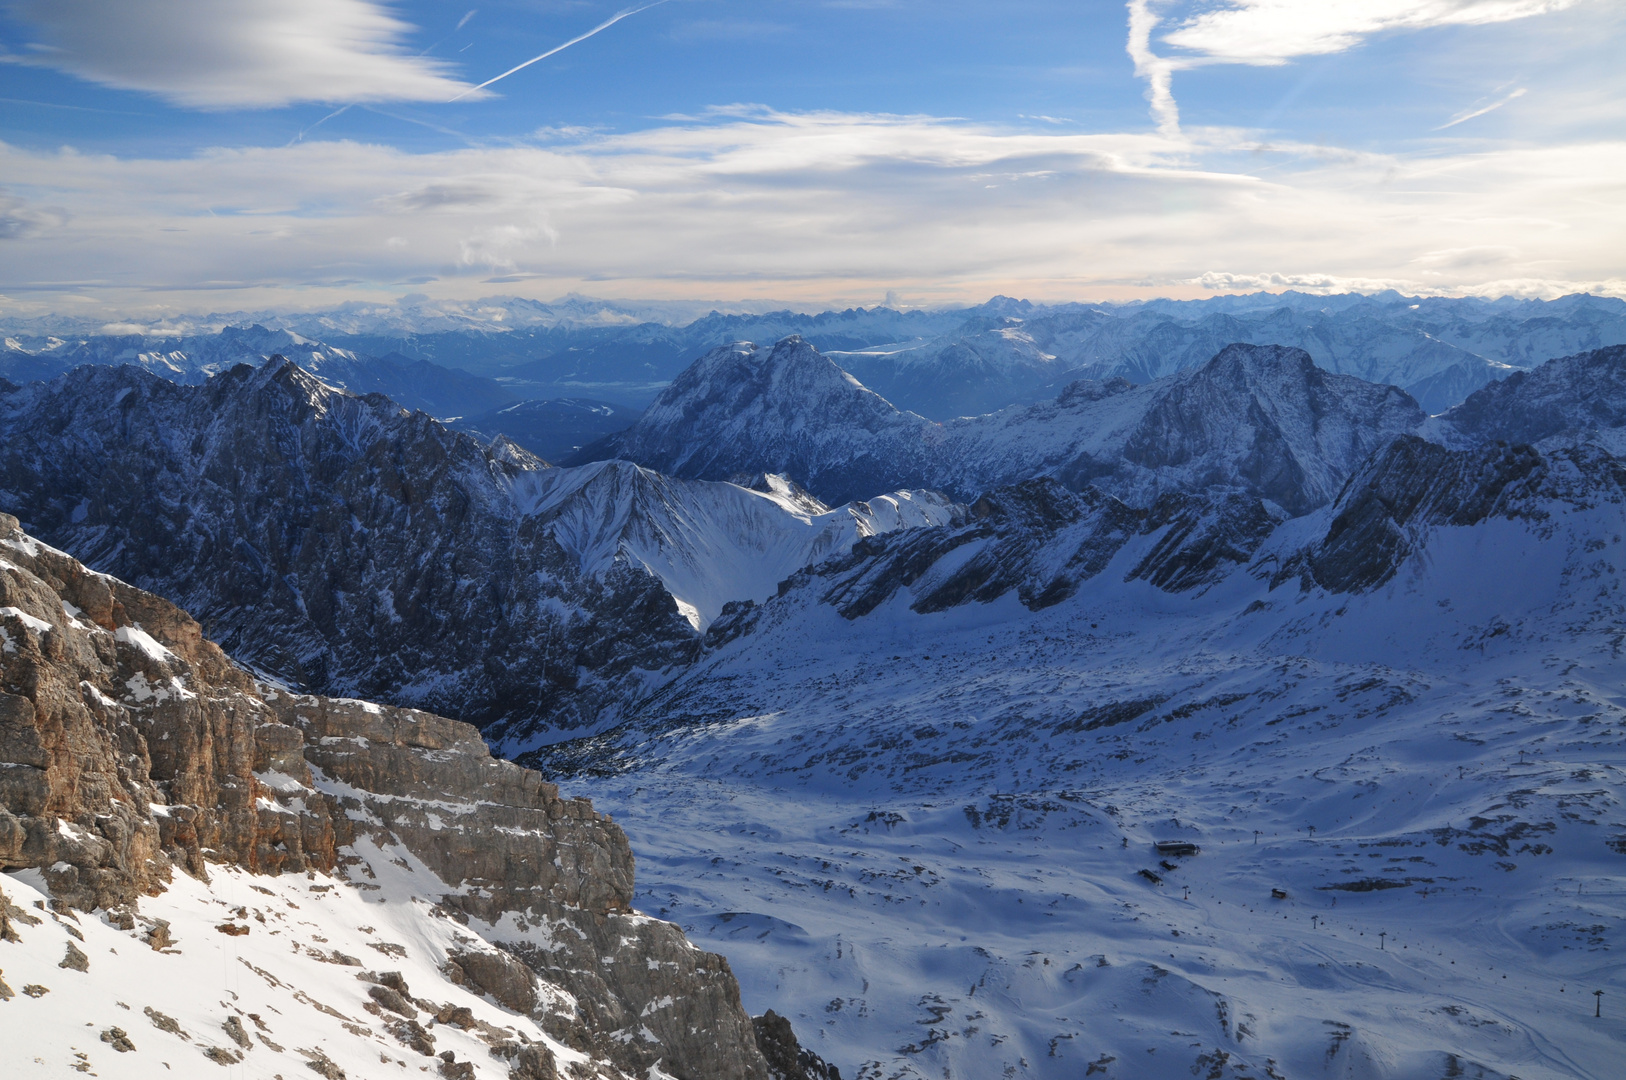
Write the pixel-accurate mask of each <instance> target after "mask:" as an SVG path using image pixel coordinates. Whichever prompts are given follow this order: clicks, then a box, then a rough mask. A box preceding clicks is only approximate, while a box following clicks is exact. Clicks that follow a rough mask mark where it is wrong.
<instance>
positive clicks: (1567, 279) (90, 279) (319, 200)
mask: <svg viewBox="0 0 1626 1080" xmlns="http://www.w3.org/2000/svg"><path fill="white" fill-rule="evenodd" d="M1213 139H1214V141H1213V142H1212V143H1210V144H1208V145H1203V144H1201V143H1198V142H1196V141H1195V140H1194V139H1192V138H1190V137H1187V138H1184V139H1181V140H1170V139H1165V138H1161V137H1158V136H1155V135H1148V134H1140V135H1132V134H1125V135H1068V134H1027V133H1015V132H1009V131H1001V130H997V129H993V128H989V127H986V126H981V125H974V124H967V123H960V122H953V121H946V120H941V119H936V118H931V117H893V116H862V115H860V116H853V115H844V114H820V115H786V114H782V113H774V112H768V111H760V110H753V111H741V112H740V114H739V115H735V116H732V117H724V118H711V119H709V120H707V121H705V122H679V123H672V124H669V125H667V126H663V127H659V128H654V129H650V130H646V131H643V132H637V133H631V134H623V135H589V136H586V137H578V138H576V139H574V140H571V141H568V142H554V143H548V144H539V145H529V146H516V147H474V148H469V149H466V150H456V151H446V152H440V153H419V154H412V153H405V152H403V151H400V150H396V149H392V148H388V147H382V146H376V145H363V144H357V143H351V142H307V143H303V144H300V145H296V146H293V147H287V148H256V149H244V150H217V151H211V152H209V153H206V154H202V155H198V156H196V157H190V158H184V159H180V160H162V159H146V160H124V159H119V158H114V157H110V156H89V155H82V154H78V153H74V152H72V151H60V152H50V153H39V152H27V151H23V150H20V149H17V148H14V147H0V171H3V172H4V174H5V175H6V176H8V177H11V178H12V179H13V183H14V184H15V185H16V190H19V191H25V192H29V193H30V194H33V193H36V192H37V193H40V194H41V195H45V194H47V193H48V197H49V198H50V200H51V203H50V207H49V208H48V207H47V206H46V205H45V203H44V200H43V198H40V199H38V201H36V199H35V198H29V197H26V196H25V197H24V199H23V200H22V201H17V200H16V199H15V198H14V200H13V203H12V204H11V205H10V206H9V207H8V208H7V210H6V214H7V215H8V218H10V219H15V221H16V222H17V227H16V229H14V230H12V238H11V239H9V240H7V241H5V243H6V244H7V247H8V248H9V249H10V251H11V252H12V253H13V257H12V258H8V259H7V260H6V265H7V270H5V271H3V272H0V293H3V294H5V295H6V296H8V297H10V298H11V300H12V302H13V303H14V304H15V303H24V304H26V303H28V302H29V301H30V300H34V299H37V300H39V301H41V302H44V301H46V300H48V299H51V298H53V297H55V296H60V295H64V294H71V293H85V294H91V295H95V296H98V297H101V298H103V299H104V300H110V301H114V302H118V303H122V304H123V305H125V306H128V307H132V308H139V307H141V306H142V305H143V304H151V303H153V302H154V299H155V296H154V291H155V290H157V291H159V293H160V294H162V295H165V296H166V299H168V300H172V301H174V302H184V301H185V300H186V294H199V295H194V296H193V297H192V299H193V300H194V301H196V300H198V299H199V296H200V295H201V294H204V293H208V292H210V291H214V290H220V289H229V290H237V291H241V292H243V293H245V295H244V296H243V297H242V298H241V304H242V305H250V306H251V305H257V304H261V303H266V304H274V303H288V302H290V301H293V302H296V303H302V304H315V303H320V302H324V301H328V300H333V299H338V298H342V296H343V295H345V294H347V293H350V292H354V291H356V290H363V291H365V290H387V289H390V288H398V287H399V286H401V285H403V284H408V285H417V286H422V285H424V284H427V283H429V282H431V281H433V282H435V284H436V290H437V291H439V292H443V293H445V294H446V295H451V296H458V295H470V296H472V295H477V294H483V293H486V292H489V291H490V286H491V285H492V284H494V283H497V284H507V285H512V284H514V283H521V282H527V281H533V280H536V281H542V282H545V283H546V284H547V288H548V290H549V291H550V292H559V291H564V289H565V288H581V289H583V290H584V291H597V292H599V293H602V292H604V290H605V285H604V283H605V282H614V283H615V284H616V287H617V288H618V289H621V290H624V291H625V293H626V294H628V295H630V294H633V293H635V292H640V293H642V294H643V295H648V296H677V295H683V294H685V292H686V290H687V291H697V292H699V293H703V294H705V295H712V296H716V295H727V294H728V293H729V292H730V291H737V292H742V293H745V294H748V295H771V296H775V297H783V298H785V299H792V300H794V299H802V298H808V299H818V298H823V297H829V296H853V295H855V294H856V295H858V296H860V297H862V296H867V295H868V294H870V293H873V294H874V298H876V299H878V298H879V296H880V295H882V294H883V293H884V292H885V291H886V289H888V288H899V289H902V290H903V291H904V292H905V293H906V294H907V295H913V296H917V297H920V298H921V299H923V300H929V299H958V298H962V297H976V296H978V295H980V294H986V293H988V292H989V291H990V290H993V291H1001V290H1004V291H1011V290H1022V291H1023V292H1025V293H1026V294H1028V295H1032V296H1035V297H1039V296H1048V297H1073V298H1076V297H1081V296H1082V297H1101V298H1113V297H1126V296H1129V295H1136V294H1140V293H1144V292H1145V291H1147V290H1158V291H1162V292H1171V291H1176V292H1177V291H1180V290H1181V289H1186V290H1188V291H1190V292H1192V293H1193V294H1196V293H1199V292H1201V291H1205V290H1207V289H1211V288H1215V287H1220V288H1231V287H1242V288H1255V287H1260V286H1263V287H1267V288H1269V287H1288V286H1291V287H1298V288H1325V289H1327V290H1329V291H1342V290H1345V289H1349V288H1382V287H1390V286H1393V287H1396V288H1401V289H1402V290H1404V291H1426V292H1432V293H1461V292H1476V293H1486V292H1495V293H1503V292H1505V293H1515V294H1522V295H1558V294H1561V293H1564V292H1570V291H1576V290H1589V291H1593V292H1600V293H1609V294H1620V293H1622V292H1626V284H1623V283H1622V282H1621V281H1620V280H1619V279H1620V274H1619V264H1618V259H1617V257H1616V255H1617V253H1618V251H1619V241H1620V239H1621V234H1622V231H1623V229H1622V225H1623V224H1626V210H1622V209H1621V208H1622V207H1626V143H1616V144H1603V145H1590V146H1581V147H1574V148H1569V149H1557V150H1554V149H1544V150H1520V149H1510V150H1504V151H1499V152H1475V153H1463V154H1460V155H1455V156H1449V157H1438V158H1432V159H1429V160H1426V161H1424V162H1420V163H1419V162H1408V161H1406V160H1404V159H1400V158H1396V157H1388V156H1383V155H1348V154H1346V155H1338V156H1332V155H1323V154H1322V153H1321V152H1320V151H1318V150H1317V149H1316V148H1308V147H1282V148H1278V149H1276V150H1274V151H1272V152H1271V154H1270V155H1269V156H1270V157H1271V158H1272V159H1273V160H1274V161H1275V162H1277V163H1279V167H1278V168H1277V169H1275V170H1274V171H1272V172H1269V173H1266V174H1264V175H1250V174H1248V173H1246V172H1242V171H1240V170H1237V171H1232V170H1231V169H1229V168H1227V164H1228V162H1227V158H1228V157H1233V156H1242V157H1244V158H1254V157H1257V156H1258V155H1255V154H1252V153H1250V152H1249V151H1248V149H1247V148H1246V147H1245V146H1243V145H1238V144H1236V143H1233V142H1227V141H1226V140H1225V133H1214V135H1213ZM1211 162H1212V164H1210V163H1211ZM1532 192H1536V193H1539V198H1537V199H1534V200H1533V199H1532V198H1531V193H1532ZM1464 233H1468V234H1470V235H1473V236H1476V237H1480V238H1483V240H1484V241H1485V242H1484V243H1481V244H1477V245H1465V244H1463V242H1462V238H1463V235H1464ZM561 285H563V288H561V287H560V286H561ZM294 291H297V292H298V294H299V299H297V300H296V299H295V297H294V296H293V295H290V294H291V293H292V292H294ZM194 306H203V307H211V306H215V305H214V303H213V302H202V303H201V304H200V305H199V304H194ZM232 306H239V305H238V304H236V303H234V304H233V305H232Z"/></svg>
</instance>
